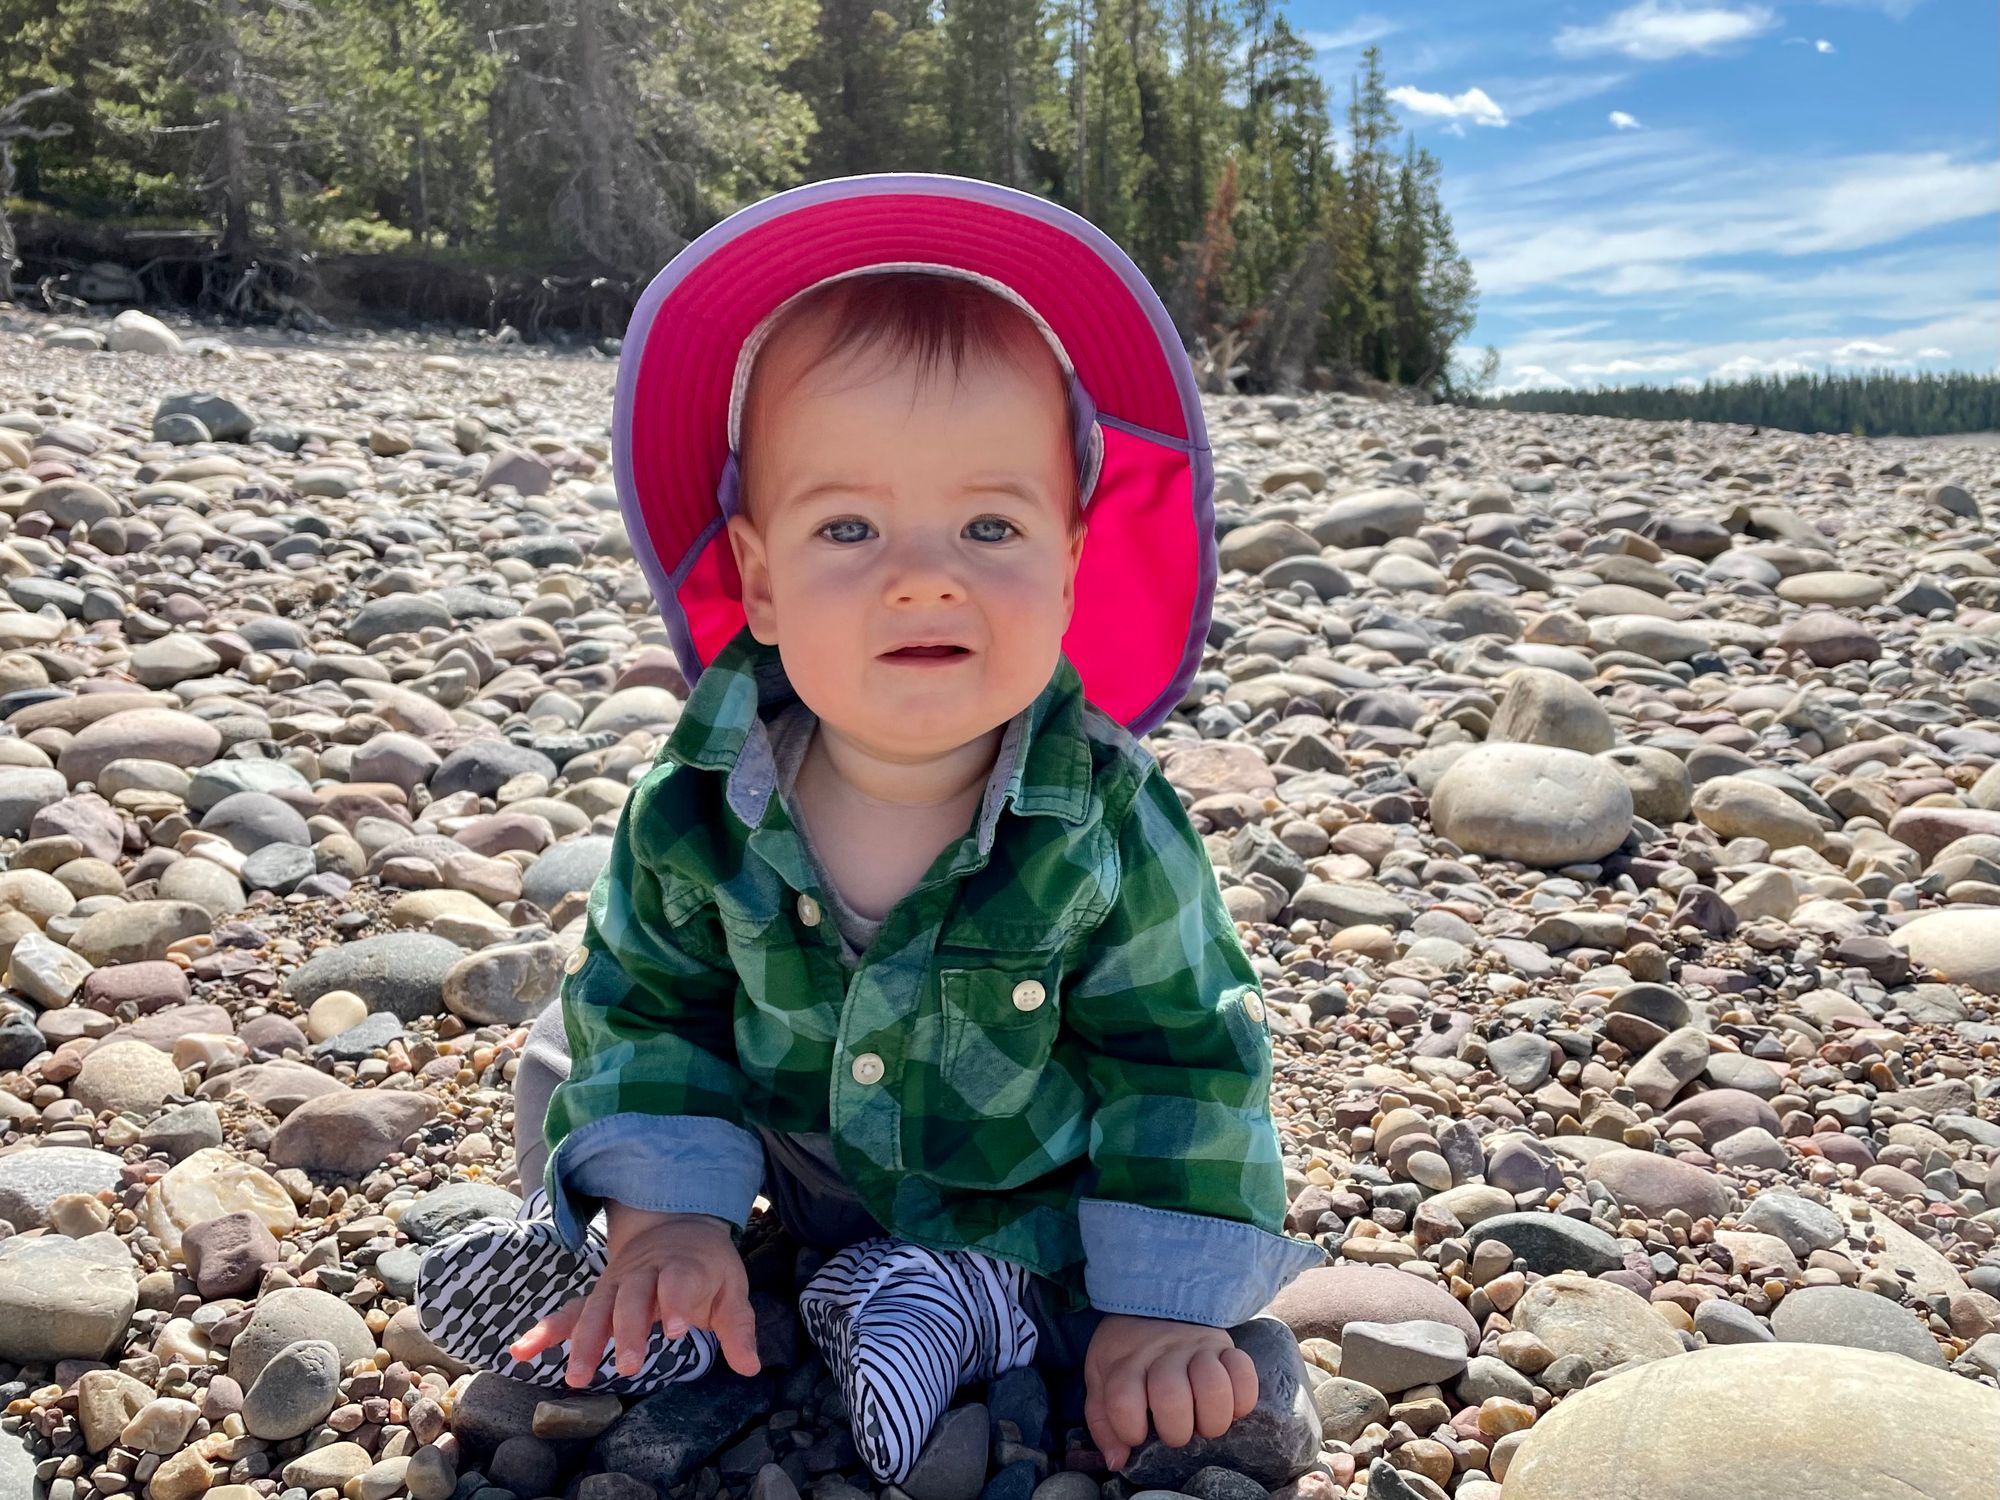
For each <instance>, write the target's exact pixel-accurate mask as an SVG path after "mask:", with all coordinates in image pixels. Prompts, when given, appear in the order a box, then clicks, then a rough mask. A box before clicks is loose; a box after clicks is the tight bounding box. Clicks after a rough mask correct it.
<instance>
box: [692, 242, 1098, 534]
mask: <svg viewBox="0 0 2000 1500" xmlns="http://www.w3.org/2000/svg"><path fill="white" fill-rule="evenodd" d="M881 271H924V272H929V273H930V274H932V275H935V276H956V277H957V278H959V280H961V281H970V282H973V283H975V284H976V285H979V286H982V287H984V288H985V289H986V290H987V291H989V292H991V293H993V295H994V296H996V297H1001V298H1004V299H1005V300H1006V301H1008V302H1010V303H1012V304H1013V305H1014V306H1015V307H1017V308H1019V309H1020V310H1021V311H1022V312H1023V313H1025V314H1027V316H1028V320H1029V321H1030V322H1032V323H1033V324H1034V325H1035V331H1036V332H1037V333H1039V334H1041V336H1042V339H1043V341H1044V342H1045V343H1047V344H1048V346H1049V350H1050V352H1051V353H1053V354H1054V355H1055V357H1056V364H1057V365H1058V366H1059V367H1060V368H1061V370H1062V375H1063V384H1064V388H1065V390H1066V391H1067V394H1068V398H1069V408H1070V411H1071V412H1072V413H1073V414H1074V418H1075V420H1074V423H1073V426H1072V429H1071V432H1070V445H1071V448H1072V450H1073V451H1074V453H1075V456H1076V492H1077V509H1079V510H1083V511H1088V510H1089V508H1090V500H1091V496H1092V494H1094V493H1095V491H1096V489H1097V478H1098V475H1099V474H1100V473H1102V472H1103V469H1104V429H1103V428H1102V427H1100V426H1099V425H1098V422H1097V403H1096V402H1095V401H1093V400H1092V399H1091V397H1090V392H1089V391H1087V390H1085V389H1084V388H1083V382H1082V381H1081V380H1080V379H1078V378H1077V373H1076V366H1075V365H1073V364H1072V363H1071V362H1070V357H1069V351H1068V350H1067V349H1065V348H1063V345H1062V340H1061V339H1059V338H1057V337H1056V332H1055V330H1054V329H1053V328H1051V327H1049V325H1048V321H1047V320H1046V319H1045V318H1043V317H1042V315H1041V314H1040V313H1038V312H1036V311H1035V309H1034V308H1033V307H1031V306H1030V305H1029V304H1028V302H1027V300H1026V299H1025V298H1024V297H1022V296H1021V294H1020V293H1019V292H1017V291H1015V290H1014V289H1013V288H1012V287H1010V286H1008V285H1007V284H1006V283H1005V282H1001V281H995V280H994V279H993V278H992V277H990V276H982V275H980V274H979V273H978V272H977V271H968V270H966V269H965V268H964V267H963V266H946V265H936V264H933V263H931V262H928V261H880V262H877V263H876V264H874V265H869V266H856V267H855V268H854V269H853V270H850V271H837V272H835V273H834V274H833V275H831V276H822V277H821V278H820V279H819V280H818V281H815V282H813V283H812V284H811V285H810V286H804V287H801V288H799V290H798V291H796V292H794V293H792V295H791V296H789V297H787V298H786V299H785V300H784V301H782V302H780V303H779V304H778V305H777V306H776V307H774V308H772V309H771V310H770V311H769V312H768V313H766V314H765V315H764V316H763V317H762V318H761V319H759V320H758V323H757V326H756V327H755V328H753V329H751V330H750V336H749V337H748V338H746V339H745V340H744V341H743V347H742V349H741V350H739V351H738V352H737V355H736V378H735V379H734V380H733V381H732V382H731V384H730V388H729V456H728V457H727V458H726V459H725V460H724V461H723V465H722V473H721V474H720V475H718V476H717V478H716V482H715V501H716V505H717V506H718V507H719V508H720V509H721V512H722V514H723V515H724V516H725V517H728V516H735V515H737V514H739V513H740V512H741V511H742V508H743V472H742V466H741V464H740V463H739V462H738V459H737V454H738V453H739V451H740V450H741V448H742V445H743V404H744V401H745V399H746V398H747V397H748V395H749V392H750V371H751V369H752V368H753V367H754V366H755V364H756V362H757V356H758V354H759V353H760V352H761V351H762V350H763V347H764V343H765V340H767V339H769V338H770V336H771V331H772V329H773V328H775V327H776V326H777V323H778V319H779V318H780V317H781V316H782V315H783V314H784V312H785V310H786V309H787V308H789V307H790V306H791V305H792V304H793V303H794V302H796V301H798V299H799V298H801V297H803V296H805V294H806V293H807V292H811V291H816V290H817V289H818V288H820V287H823V286H826V285H828V284H829V283H831V282H835V281H845V280H847V278H849V277H850V276H866V275H869V274H871V273H874V272H881Z"/></svg>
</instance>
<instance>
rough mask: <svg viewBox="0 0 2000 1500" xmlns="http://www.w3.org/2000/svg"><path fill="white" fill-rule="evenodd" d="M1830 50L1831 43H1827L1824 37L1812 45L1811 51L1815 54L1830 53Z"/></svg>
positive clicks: (1831, 47)
mask: <svg viewBox="0 0 2000 1500" xmlns="http://www.w3.org/2000/svg"><path fill="white" fill-rule="evenodd" d="M1832 50H1833V43H1832V42H1829V41H1828V40H1827V39H1826V38H1825V37H1821V38H1820V39H1819V40H1818V41H1816V42H1814V43H1813V51H1815V52H1831V51H1832Z"/></svg>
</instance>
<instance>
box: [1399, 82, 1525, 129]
mask: <svg viewBox="0 0 2000 1500" xmlns="http://www.w3.org/2000/svg"><path fill="white" fill-rule="evenodd" d="M1389 97H1390V98H1391V99H1393V100H1395V102H1396V103H1398V104H1400V105H1402V106H1403V108H1405V109H1407V110H1409V111H1410V112H1411V113H1412V114H1419V115H1437V116H1440V117H1442V118H1444V119H1448V120H1451V121H1453V122H1454V123H1456V122H1458V121H1461V120H1470V121H1471V122H1472V123H1473V124H1475V125H1494V126H1501V125H1505V124H1506V123H1507V112H1506V111H1505V110H1503V109H1502V108H1501V107H1500V106H1499V105H1497V104H1495V103H1494V102H1493V100H1492V98H1491V97H1490V96H1488V94H1487V92H1486V90H1484V89H1477V88H1474V89H1467V90H1466V91H1465V92H1464V93H1462V94H1453V95H1445V94H1433V93H1430V92H1428V91H1427V90H1424V89H1413V88H1411V87H1410V86H1409V85H1407V84H1404V85H1402V86H1400V87H1397V88H1393V89H1390V90H1389Z"/></svg>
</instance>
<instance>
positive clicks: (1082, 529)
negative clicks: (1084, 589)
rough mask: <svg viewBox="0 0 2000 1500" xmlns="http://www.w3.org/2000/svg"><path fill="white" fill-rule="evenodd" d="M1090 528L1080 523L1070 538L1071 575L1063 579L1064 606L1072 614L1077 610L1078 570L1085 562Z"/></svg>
mask: <svg viewBox="0 0 2000 1500" xmlns="http://www.w3.org/2000/svg"><path fill="white" fill-rule="evenodd" d="M1089 536H1090V528H1089V527H1088V526H1087V525H1084V524H1082V523H1078V525H1077V528H1076V530H1074V531H1073V532H1071V533H1070V538H1069V574H1068V576H1067V577H1066V578H1064V579H1063V605H1064V607H1065V608H1066V609H1069V610H1070V611H1071V612H1072V613H1073V612H1074V611H1075V609H1076V570H1077V567H1078V565H1079V564H1081V563H1082V561H1083V544H1084V542H1085V541H1086V540H1088V539H1089Z"/></svg>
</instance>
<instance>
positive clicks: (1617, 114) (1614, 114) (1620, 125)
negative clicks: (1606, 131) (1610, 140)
mask: <svg viewBox="0 0 2000 1500" xmlns="http://www.w3.org/2000/svg"><path fill="white" fill-rule="evenodd" d="M1610 118H1611V124H1612V126H1613V128H1614V129H1618V130H1637V129H1639V128H1640V127H1639V122H1638V121H1637V120H1635V119H1633V118H1632V117H1631V116H1630V115H1628V114H1626V113H1625V111H1624V110H1622V109H1614V110H1612V111H1611V116H1610Z"/></svg>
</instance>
